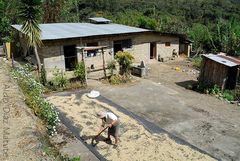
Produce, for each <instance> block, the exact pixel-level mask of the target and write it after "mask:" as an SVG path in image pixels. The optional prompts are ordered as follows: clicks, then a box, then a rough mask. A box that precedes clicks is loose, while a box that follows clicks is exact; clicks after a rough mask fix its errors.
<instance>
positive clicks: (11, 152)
mask: <svg viewBox="0 0 240 161" xmlns="http://www.w3.org/2000/svg"><path fill="white" fill-rule="evenodd" d="M9 75H10V74H9V69H8V67H7V65H6V64H5V63H4V61H3V59H2V58H0V124H1V126H0V127H1V128H0V160H8V161H26V160H54V159H53V158H50V157H47V156H43V151H42V148H41V147H42V144H41V143H40V141H39V137H40V135H39V134H40V133H39V128H41V127H40V124H38V119H37V118H36V117H35V116H34V115H33V114H32V111H31V110H30V109H29V108H28V107H27V106H26V105H25V103H24V97H23V94H22V93H21V91H20V90H19V87H18V86H17V84H16V83H15V82H14V81H13V79H12V78H11V77H10V76H9ZM38 125H39V126H38Z"/></svg>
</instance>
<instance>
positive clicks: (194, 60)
mask: <svg viewBox="0 0 240 161" xmlns="http://www.w3.org/2000/svg"><path fill="white" fill-rule="evenodd" d="M190 61H191V62H192V64H193V66H194V67H196V68H198V69H200V67H201V63H202V57H201V56H195V57H193V58H190Z"/></svg>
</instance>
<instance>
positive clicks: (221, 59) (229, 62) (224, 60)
mask: <svg viewBox="0 0 240 161" xmlns="http://www.w3.org/2000/svg"><path fill="white" fill-rule="evenodd" d="M203 56H204V57H206V58H208V59H211V60H213V61H215V62H218V63H220V64H223V65H226V66H228V67H234V66H237V65H240V61H236V60H237V59H236V58H233V57H229V56H223V55H214V54H204V55H203Z"/></svg>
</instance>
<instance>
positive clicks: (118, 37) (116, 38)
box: [12, 18, 190, 73]
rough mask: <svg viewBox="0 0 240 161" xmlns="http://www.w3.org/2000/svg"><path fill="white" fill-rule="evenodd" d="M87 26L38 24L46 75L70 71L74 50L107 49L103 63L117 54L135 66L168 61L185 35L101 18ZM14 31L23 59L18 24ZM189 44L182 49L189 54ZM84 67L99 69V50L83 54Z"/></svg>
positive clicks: (78, 57)
mask: <svg viewBox="0 0 240 161" xmlns="http://www.w3.org/2000/svg"><path fill="white" fill-rule="evenodd" d="M90 20H91V22H90V23H51V24H40V28H41V31H42V37H41V39H42V42H43V46H41V47H40V48H38V52H39V56H40V59H41V63H42V64H44V66H45V68H46V70H47V72H48V73H50V71H51V70H53V69H54V68H58V69H61V70H63V71H68V72H70V71H73V70H74V67H75V66H76V64H77V62H79V61H81V53H80V52H79V51H78V50H77V48H76V47H79V46H80V47H81V46H107V48H106V49H105V51H104V53H105V60H106V64H107V63H108V62H109V61H111V60H113V59H114V55H115V54H116V53H117V52H118V51H120V50H124V51H128V52H130V53H132V54H133V56H134V58H135V63H139V64H140V62H141V61H144V62H145V64H149V63H151V62H152V61H154V60H160V59H161V58H163V59H165V58H170V57H172V56H173V51H175V52H176V53H177V55H178V54H179V49H180V39H183V38H185V35H179V34H167V33H160V32H156V31H151V30H146V29H142V28H136V27H130V26H126V25H120V24H114V23H111V21H110V20H107V19H104V18H91V19H90ZM12 27H13V28H14V29H15V30H16V31H17V33H18V34H17V35H18V39H19V42H20V46H21V48H22V53H23V55H24V56H27V55H28V52H27V51H28V50H27V48H26V45H25V44H26V43H25V39H24V35H23V34H22V32H21V25H12ZM188 49H189V44H187V47H186V48H185V49H183V50H184V51H186V50H187V52H186V54H187V55H188V53H189V52H190V50H188ZM85 63H86V67H88V68H89V69H95V70H98V69H101V68H102V54H101V52H100V51H88V52H87V53H86V54H85Z"/></svg>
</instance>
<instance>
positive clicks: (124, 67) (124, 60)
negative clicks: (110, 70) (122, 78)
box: [115, 51, 134, 75]
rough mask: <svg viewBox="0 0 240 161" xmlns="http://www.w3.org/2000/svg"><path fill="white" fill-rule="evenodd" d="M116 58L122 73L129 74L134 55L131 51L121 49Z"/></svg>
mask: <svg viewBox="0 0 240 161" xmlns="http://www.w3.org/2000/svg"><path fill="white" fill-rule="evenodd" d="M115 59H116V60H117V62H118V63H119V65H120V74H121V75H124V74H129V71H130V68H131V65H132V63H133V60H134V57H133V56H132V55H131V54H130V53H129V52H125V51H119V52H117V54H116V56H115Z"/></svg>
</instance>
